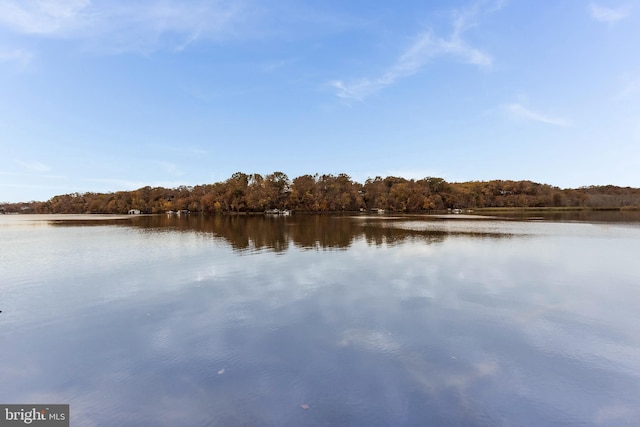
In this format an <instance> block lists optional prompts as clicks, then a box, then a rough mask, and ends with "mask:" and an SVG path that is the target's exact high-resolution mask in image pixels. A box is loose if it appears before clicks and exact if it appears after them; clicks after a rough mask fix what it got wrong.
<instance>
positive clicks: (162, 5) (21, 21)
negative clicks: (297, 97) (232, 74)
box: [0, 0, 244, 52]
mask: <svg viewBox="0 0 640 427" xmlns="http://www.w3.org/2000/svg"><path fill="white" fill-rule="evenodd" d="M242 12H243V7H242V3H241V2H232V1H229V0H218V1H215V0H214V1H205V0H192V1H180V0H141V1H136V2H131V1H121V0H96V1H93V2H92V1H90V0H4V1H2V2H0V26H4V27H7V28H10V29H12V30H13V31H15V32H17V33H20V34H28V35H39V36H49V37H61V38H68V39H76V40H82V41H84V42H86V43H87V44H89V45H90V46H92V47H94V48H101V49H105V50H109V51H113V52H119V51H149V50H154V49H158V48H160V47H167V48H169V49H173V50H174V51H181V50H183V49H185V48H186V47H187V46H188V45H189V44H191V43H193V42H195V41H197V40H199V39H201V38H206V39H217V38H220V37H227V36H232V35H233V34H236V31H237V30H238V29H236V28H234V24H236V23H237V22H238V21H240V20H241V19H242V18H243V16H244V14H243V13H242Z"/></svg>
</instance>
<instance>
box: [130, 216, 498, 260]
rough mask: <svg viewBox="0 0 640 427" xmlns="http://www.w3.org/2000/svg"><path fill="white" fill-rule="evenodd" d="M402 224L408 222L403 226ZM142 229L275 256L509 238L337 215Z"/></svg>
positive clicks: (196, 220) (169, 221)
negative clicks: (359, 245)
mask: <svg viewBox="0 0 640 427" xmlns="http://www.w3.org/2000/svg"><path fill="white" fill-rule="evenodd" d="M400 221H402V220H400ZM132 223H133V224H134V225H136V226H139V227H143V228H148V229H158V230H160V229H161V230H175V231H184V232H187V231H196V232H201V233H205V234H211V235H213V236H215V237H217V238H221V239H223V240H224V241H225V242H228V243H229V244H230V245H231V247H232V248H233V249H235V250H239V251H245V250H262V249H267V250H272V251H275V252H283V251H285V250H286V249H288V248H289V245H290V244H293V245H295V246H297V247H300V248H303V249H334V250H335V249H346V248H349V247H350V246H351V245H352V244H353V242H354V241H355V240H358V239H363V240H364V241H365V242H366V243H367V244H369V245H375V246H381V245H385V244H386V245H398V244H402V243H406V242H420V243H427V244H431V243H441V242H443V241H444V240H445V239H446V238H447V237H449V236H453V235H464V236H469V237H485V238H487V237H489V238H504V237H510V236H509V235H508V234H498V233H491V234H487V233H469V232H450V231H442V230H411V229H406V228H401V227H398V226H395V225H394V224H396V225H400V224H398V220H393V219H384V218H377V217H358V218H353V217H345V216H336V215H295V216H292V217H282V216H263V215H217V216H203V215H188V216H182V217H177V216H167V215H159V216H149V217H136V218H133V219H132Z"/></svg>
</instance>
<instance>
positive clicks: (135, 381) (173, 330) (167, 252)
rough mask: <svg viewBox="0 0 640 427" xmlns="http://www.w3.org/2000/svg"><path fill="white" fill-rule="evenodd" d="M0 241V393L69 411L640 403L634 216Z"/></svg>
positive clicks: (58, 235) (220, 418)
mask: <svg viewBox="0 0 640 427" xmlns="http://www.w3.org/2000/svg"><path fill="white" fill-rule="evenodd" d="M69 224H73V226H68V225H69ZM0 238H1V239H2V241H3V242H4V243H5V245H6V247H8V248H11V250H5V251H3V252H0V265H1V266H2V267H3V275H2V280H0V303H1V304H2V306H0V309H2V310H3V313H2V314H0V316H1V317H0V348H2V352H0V378H1V379H2V384H1V386H0V401H14V402H15V401H20V402H36V401H48V402H59V403H71V408H72V414H73V417H74V422H73V425H79V426H101V425H118V426H139V425H154V426H175V425H188V426H190V425H194V426H197V425H224V426H241V425H267V426H282V425H292V426H293V425H313V426H333V425H356V426H372V425H429V424H431V425H518V426H528V425H530V426H538V425H588V426H597V425H606V426H610V425H613V426H615V425H632V424H633V422H635V420H637V419H638V417H640V410H639V409H638V407H637V402H636V400H637V399H636V398H637V395H638V394H639V393H640V362H639V361H640V314H639V313H640V307H639V305H638V301H640V288H639V287H638V283H639V281H640V265H639V264H638V263H637V254H638V253H640V229H638V228H624V227H618V226H615V225H611V226H606V227H604V226H602V225H593V224H573V223H571V224H567V223H564V224H558V223H538V222H533V223H532V222H514V221H496V220H488V221H480V222H473V221H467V220H458V221H455V222H454V221H440V220H437V221H435V220H426V219H422V218H416V217H397V218H379V217H359V216H358V217H331V216H324V217H323V216H316V217H311V216H310V217H305V216H298V217H290V218H264V217H231V216H229V217H198V216H191V217H181V218H175V217H173V218H169V217H163V216H154V217H136V218H128V219H125V220H116V221H112V220H110V221H108V222H105V223H96V222H95V221H91V222H77V221H76V222H65V223H64V224H63V223H59V222H56V223H55V224H52V225H49V226H46V227H32V228H27V227H24V228H18V229H17V232H16V229H13V228H10V227H9V228H6V229H4V228H3V229H0ZM432 243H436V244H432ZM303 404H304V405H309V409H308V410H305V409H303V408H302V407H301V405H303Z"/></svg>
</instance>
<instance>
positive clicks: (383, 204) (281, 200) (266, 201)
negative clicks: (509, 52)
mask: <svg viewBox="0 0 640 427" xmlns="http://www.w3.org/2000/svg"><path fill="white" fill-rule="evenodd" d="M625 206H634V207H638V206H640V189H638V188H630V187H616V186H611V185H608V186H591V187H581V188H577V189H560V188H558V187H553V186H551V185H547V184H539V183H535V182H531V181H502V180H493V181H472V182H462V183H450V182H447V181H445V180H444V179H442V178H434V177H427V178H424V179H419V180H413V179H405V178H401V177H394V176H388V177H386V178H381V177H375V178H369V179H367V180H366V181H365V182H364V184H362V183H358V182H355V181H353V180H352V179H351V178H350V177H349V176H348V175H346V174H338V175H331V174H329V175H318V174H316V175H302V176H299V177H297V178H294V179H292V180H291V179H289V177H288V176H287V175H286V174H284V173H282V172H274V173H272V174H268V175H266V176H262V175H260V174H245V173H242V172H237V173H235V174H233V175H232V176H231V177H230V178H229V179H227V180H226V181H224V182H218V183H214V184H206V185H197V186H194V187H190V186H189V187H188V186H180V187H177V188H163V187H153V188H152V187H143V188H139V189H137V190H133V191H118V192H115V193H73V194H65V195H60V196H55V197H53V198H52V199H50V200H48V201H46V202H27V203H13V204H4V205H2V206H0V212H4V213H27V212H28V213H109V214H123V213H127V212H128V211H129V210H131V209H136V210H140V211H141V213H164V212H167V211H179V210H188V211H190V212H202V213H206V214H215V213H230V212H235V213H242V212H245V213H249V212H264V211H265V210H269V209H289V210H293V211H303V212H340V211H363V210H364V211H369V210H378V209H383V210H385V211H389V212H424V211H434V210H444V209H475V208H487V207H505V208H520V207H592V208H606V207H625Z"/></svg>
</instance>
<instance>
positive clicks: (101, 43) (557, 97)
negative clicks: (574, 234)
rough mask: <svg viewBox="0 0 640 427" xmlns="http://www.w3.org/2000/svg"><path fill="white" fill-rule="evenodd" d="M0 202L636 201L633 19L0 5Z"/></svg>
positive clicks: (15, 0)
mask: <svg viewBox="0 0 640 427" xmlns="http://www.w3.org/2000/svg"><path fill="white" fill-rule="evenodd" d="M0 154H1V155H0V201H28V200H47V199H49V198H50V197H52V196H54V195H56V194H65V193H72V192H85V191H97V192H107V191H118V190H130V189H135V188H139V187H142V186H145V185H151V186H159V185H161V186H168V187H175V186H179V185H197V184H204V183H211V182H217V181H223V180H225V179H227V178H228V177H229V176H230V175H231V174H232V173H234V172H237V171H242V172H246V173H261V174H267V173H271V172H273V171H282V172H285V173H286V174H288V175H289V177H295V176H299V175H302V174H307V173H310V174H314V173H321V174H322V173H334V174H336V173H342V172H344V173H347V174H348V175H350V176H351V177H352V178H353V179H355V180H358V181H360V182H363V181H364V180H365V179H367V177H375V176H376V175H381V176H387V175H397V176H404V177H406V178H423V177H425V176H439V177H443V178H445V179H446V180H448V181H467V180H489V179H529V180H533V181H537V182H543V183H549V184H552V185H557V186H560V187H579V186H583V185H599V184H615V185H622V186H635V187H640V1H638V0H598V1H594V2H589V1H575V0H571V1H568V0H567V1H549V2H534V1H518V0H503V1H496V0H485V1H483V0H478V1H429V2H425V1H412V0H407V1H403V2H388V1H377V0H369V1H366V2H365V1H333V0H322V1H320V0H317V1H290V0H239V1H226V0H220V1H216V0H213V1H200V0H189V1H187V0H145V1H132V0H126V1H120V0H66V1H62V0H37V1H36V0H0Z"/></svg>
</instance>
